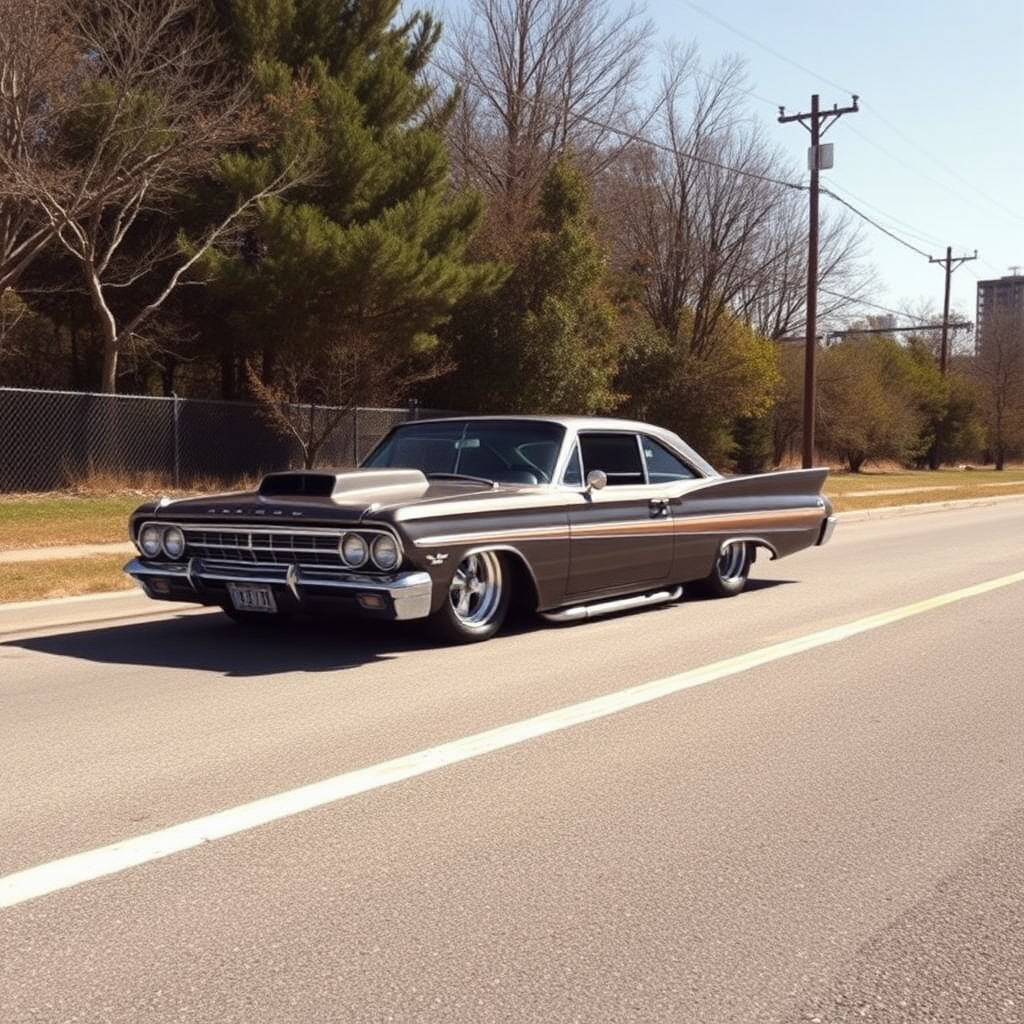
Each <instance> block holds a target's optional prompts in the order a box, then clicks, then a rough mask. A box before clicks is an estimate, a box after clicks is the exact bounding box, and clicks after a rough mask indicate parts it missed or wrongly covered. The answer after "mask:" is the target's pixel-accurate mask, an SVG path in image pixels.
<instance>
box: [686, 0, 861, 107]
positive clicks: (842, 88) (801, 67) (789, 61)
mask: <svg viewBox="0 0 1024 1024" xmlns="http://www.w3.org/2000/svg"><path fill="white" fill-rule="evenodd" d="M686 6H687V7H690V8H692V9H693V10H695V11H696V12H697V13H698V14H701V15H703V16H704V17H705V18H709V19H710V20H711V21H715V22H717V23H718V24H719V25H721V26H722V28H725V29H728V30H729V31H730V32H732V33H733V34H735V35H738V36H739V37H740V38H742V39H746V40H747V42H749V43H753V44H754V45H755V46H758V47H760V48H761V49H762V50H764V51H765V52H766V53H770V54H771V55H772V56H773V57H776V58H778V59H779V60H781V61H784V62H785V63H786V64H789V65H791V66H792V67H794V68H796V69H797V70H798V71H802V72H803V73H804V74H805V75H810V76H811V77H812V78H816V79H818V81H819V82H824V83H825V84H826V85H830V86H832V88H833V89H838V90H839V92H845V93H846V94H847V95H848V96H849V95H851V90H850V89H847V88H846V87H845V86H843V85H838V84H837V83H835V82H830V81H829V80H828V79H827V78H822V76H821V75H819V74H818V73H817V72H815V71H812V70H811V69H810V68H808V67H804V65H803V64H798V63H797V62H796V61H795V60H793V59H792V58H791V57H787V56H786V55H785V54H784V53H780V52H779V51H778V50H773V49H772V48H771V47H770V46H768V45H767V44H765V43H763V42H762V41H761V40H760V39H756V38H755V37H754V36H751V35H748V34H747V33H746V32H744V31H742V30H741V29H738V28H736V26H735V25H730V24H729V22H727V21H726V20H725V19H724V18H720V17H719V16H718V15H717V14H712V13H711V12H710V11H708V10H705V9H704V8H703V7H701V6H700V5H699V4H695V3H691V2H690V0H686Z"/></svg>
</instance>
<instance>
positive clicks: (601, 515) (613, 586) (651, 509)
mask: <svg viewBox="0 0 1024 1024" xmlns="http://www.w3.org/2000/svg"><path fill="white" fill-rule="evenodd" d="M593 470H601V471H602V472H603V473H604V474H605V475H606V477H607V485H606V486H605V487H603V488H601V489H597V488H589V489H588V488H587V487H586V485H585V481H586V479H587V474H588V473H590V472H591V471H593ZM563 483H564V484H566V485H567V486H572V487H579V501H578V502H574V503H573V504H571V505H570V509H569V575H568V585H567V592H568V593H569V594H585V593H590V592H596V591H605V590H626V589H632V588H635V589H638V590H639V589H643V588H644V587H645V586H648V585H650V586H656V585H657V584H659V583H661V582H664V581H665V580H667V579H668V577H669V573H670V570H671V568H672V561H673V549H674V538H673V532H672V513H671V509H670V503H671V499H672V495H673V493H675V492H677V491H678V486H675V482H674V481H672V482H667V483H660V482H651V481H650V480H649V479H648V474H647V468H646V463H645V457H644V450H643V446H642V443H641V439H640V437H639V435H638V434H636V433H634V432H631V431H582V432H581V433H580V435H579V437H578V439H577V444H576V448H575V450H574V451H573V453H572V458H571V460H570V463H569V466H568V468H567V470H566V475H565V477H564V478H563Z"/></svg>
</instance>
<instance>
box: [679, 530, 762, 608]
mask: <svg viewBox="0 0 1024 1024" xmlns="http://www.w3.org/2000/svg"><path fill="white" fill-rule="evenodd" d="M753 561H754V552H753V548H752V547H751V545H750V544H747V543H746V542H744V541H737V542H736V543H734V544H726V545H725V546H724V547H723V548H722V551H721V554H720V555H719V556H718V560H717V561H716V562H715V567H714V569H712V570H711V572H710V573H709V574H708V575H707V576H706V577H705V578H704V579H702V580H698V581H697V582H696V583H693V584H691V585H690V589H691V590H693V591H695V592H696V593H698V594H703V595H704V596H705V597H735V596H736V594H738V593H740V591H742V590H743V588H744V587H745V586H746V585H747V580H748V579H749V577H750V566H751V564H752V563H753Z"/></svg>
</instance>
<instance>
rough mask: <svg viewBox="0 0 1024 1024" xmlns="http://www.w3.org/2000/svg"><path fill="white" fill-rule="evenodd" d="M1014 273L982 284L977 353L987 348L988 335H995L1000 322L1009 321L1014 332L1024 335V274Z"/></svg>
mask: <svg viewBox="0 0 1024 1024" xmlns="http://www.w3.org/2000/svg"><path fill="white" fill-rule="evenodd" d="M1010 269H1011V270H1012V271H1013V273H1012V274H1009V275H1007V276H1006V277H998V278H996V279H994V280H992V281H979V282H978V312H977V316H976V317H975V325H976V326H975V333H974V350H975V352H980V351H981V349H982V348H983V347H984V345H985V332H986V330H988V331H989V332H991V331H992V330H993V329H994V328H995V325H996V322H997V321H1002V322H1009V324H1010V327H1011V329H1012V330H1013V331H1014V332H1015V333H1017V334H1021V333H1022V332H1024V274H1021V272H1020V268H1019V267H1011V268H1010Z"/></svg>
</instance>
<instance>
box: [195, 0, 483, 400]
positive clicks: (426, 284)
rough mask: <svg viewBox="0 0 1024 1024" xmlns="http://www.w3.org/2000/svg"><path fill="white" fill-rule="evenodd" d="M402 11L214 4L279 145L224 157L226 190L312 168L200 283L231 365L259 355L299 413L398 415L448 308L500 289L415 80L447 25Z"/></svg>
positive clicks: (301, 0) (360, 0)
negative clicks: (293, 167)
mask: <svg viewBox="0 0 1024 1024" xmlns="http://www.w3.org/2000/svg"><path fill="white" fill-rule="evenodd" d="M398 9H399V0H230V2H226V3H225V4H223V5H222V10H221V13H222V16H223V18H224V19H225V21H226V23H227V26H228V28H229V32H230V35H231V37H232V38H233V41H234V45H235V50H236V53H237V54H238V58H239V60H240V61H241V62H243V63H244V64H245V65H246V66H247V67H248V68H250V69H251V71H252V73H253V75H254V78H255V81H256V89H257V91H258V93H259V95H260V96H261V97H262V98H263V100H264V106H265V109H266V111H267V117H268V120H269V121H270V122H271V128H272V129H273V131H272V133H271V134H272V137H273V138H274V139H275V142H274V144H273V145H272V146H270V147H267V148H263V149H261V148H259V147H253V148H250V149H248V150H245V151H240V152H235V153H233V154H230V155H229V156H227V157H226V158H225V160H224V161H223V162H222V167H221V177H222V180H223V181H224V182H225V183H226V184H227V185H228V186H229V187H234V188H236V189H251V188H252V186H253V184H255V183H257V182H259V181H261V180H265V179H267V178H270V177H272V176H273V175H275V174H278V173H280V172H281V170H282V169H283V168H285V167H287V166H288V165H289V162H294V161H304V162H307V163H308V162H310V161H311V160H313V161H315V163H316V166H317V168H318V170H317V172H316V173H315V174H314V175H313V176H312V177H311V179H310V180H309V181H308V182H307V183H305V184H304V185H302V186H301V187H299V188H296V189H293V190H291V191H290V192H289V193H288V194H287V195H286V196H282V197H278V198H276V199H274V200H272V201H269V202H266V203H263V204H262V205H261V206H260V209H259V211H258V213H257V216H256V218H255V220H254V222H253V224H252V225H251V227H250V229H249V230H248V231H247V232H246V234H245V235H244V237H243V238H242V240H241V243H240V244H239V245H238V247H237V249H236V251H233V252H226V251H224V250H221V251H220V252H219V253H217V254H216V256H215V257H214V258H212V259H211V260H209V261H208V266H207V268H206V269H207V271H208V274H209V275H210V277H211V278H212V288H213V300H214V303H215V304H216V305H218V306H222V307H224V308H225V309H226V321H227V324H228V325H229V327H230V329H231V331H232V334H233V335H234V337H235V339H236V345H237V346H238V348H239V349H240V353H239V354H241V355H243V356H244V355H248V356H251V357H253V358H255V354H256V353H257V352H258V353H260V356H261V359H262V372H263V378H264V381H265V382H267V383H270V382H272V381H274V380H275V379H276V380H277V383H278V384H281V383H283V382H284V381H285V380H286V378H287V379H288V380H290V382H291V386H290V390H292V391H294V392H295V394H294V396H293V397H294V398H298V399H303V400H312V401H329V402H332V403H337V404H340V403H346V402H351V401H363V402H367V401H373V400H380V399H383V398H390V399H391V400H394V399H395V398H397V397H398V396H397V395H396V394H395V393H394V392H395V391H397V390H399V389H400V387H401V385H402V383H403V382H405V383H408V381H409V380H410V379H413V378H415V376H416V374H417V372H419V371H420V370H421V369H422V367H423V366H424V365H427V364H429V361H430V354H431V353H432V352H433V351H434V350H435V348H436V345H437V336H436V333H435V332H436V330H437V328H438V327H439V326H440V325H441V324H443V323H444V322H445V321H446V319H447V318H448V316H449V314H450V310H451V308H452V306H453V305H454V304H455V303H456V302H457V301H458V300H459V299H461V298H462V297H463V296H464V295H465V294H466V293H467V291H469V290H471V289H473V288H476V287H480V286H482V285H484V284H485V283H486V282H487V281H488V280H489V278H490V277H491V276H492V275H493V271H492V269H491V268H489V267H481V266H479V265H477V266H473V265H470V264H468V263H467V262H466V261H465V260H464V252H465V247H466V244H467V242H468V240H469V238H470V237H471V235H472V233H473V231H474V230H475V228H476V226H477V224H478V221H479V218H480V213H481V203H480V200H479V198H478V197H476V196H475V195H471V194H453V193H452V192H451V190H450V186H449V173H448V157H447V151H446V148H445V144H444V140H443V134H442V128H443V124H444V119H445V117H446V116H447V109H446V105H445V103H444V102H443V98H442V97H439V96H438V95H437V93H436V92H435V90H434V89H433V88H432V87H431V86H430V85H428V84H426V83H425V82H424V80H423V71H424V68H425V66H426V64H427V61H428V59H429V57H430V54H431V52H432V50H433V48H434V46H435V45H436V43H437V40H438V38H439V33H440V26H439V24H438V23H436V22H435V21H434V20H433V18H432V17H431V16H430V15H429V14H422V13H416V14H413V15H412V16H411V17H409V18H408V19H407V20H405V21H403V22H399V21H397V20H396V17H397V14H398ZM286 365H287V366H289V367H290V368H291V373H290V376H289V375H287V374H284V373H283V372H282V367H284V366H286ZM275 367H276V370H275ZM296 367H300V368H301V369H300V370H296Z"/></svg>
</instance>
